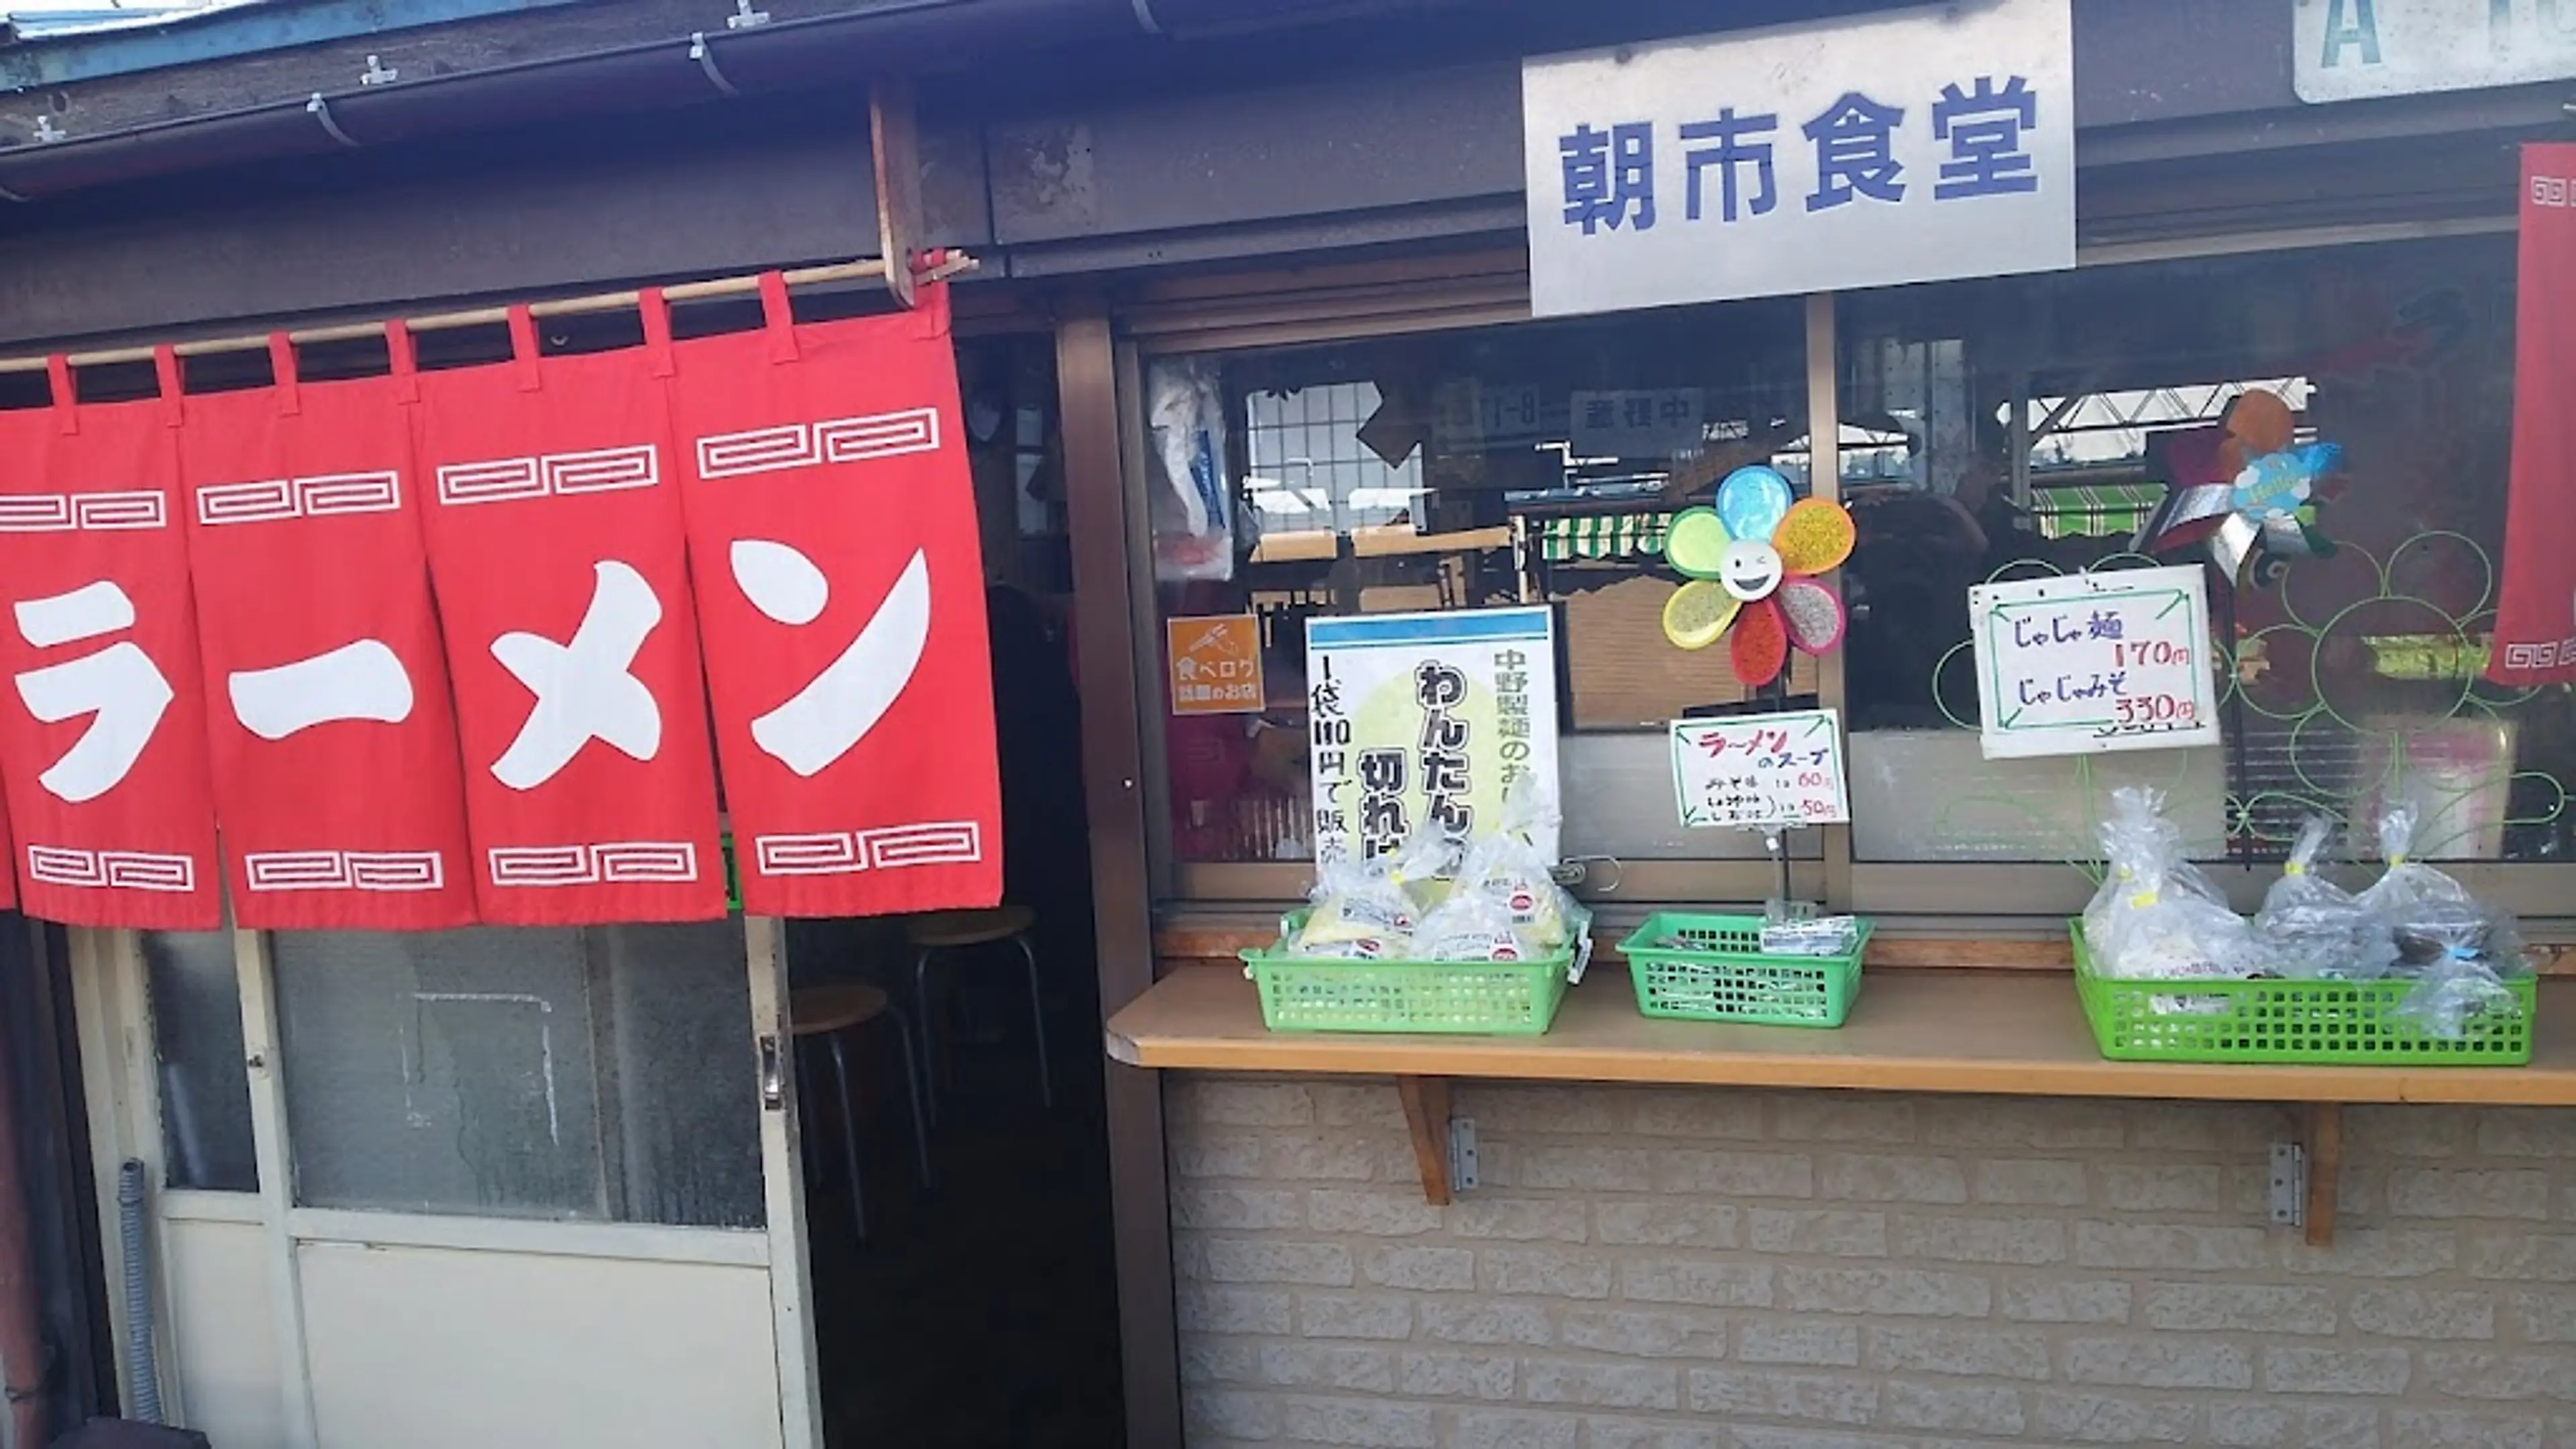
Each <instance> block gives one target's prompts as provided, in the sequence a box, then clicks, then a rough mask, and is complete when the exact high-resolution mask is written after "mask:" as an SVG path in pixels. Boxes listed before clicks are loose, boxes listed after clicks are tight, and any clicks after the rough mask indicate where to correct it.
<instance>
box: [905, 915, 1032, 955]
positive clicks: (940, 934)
mask: <svg viewBox="0 0 2576 1449" xmlns="http://www.w3.org/2000/svg"><path fill="white" fill-rule="evenodd" d="M1037 919H1038V915H1037V912H1035V911H1032V910H1030V909H1029V908H1028V907H1026V906H997V907H995V908H994V909H992V910H989V911H932V912H930V913H928V914H926V915H919V916H914V917H912V918H911V919H909V920H907V921H905V922H904V923H903V929H904V933H905V934H906V935H908V936H910V937H911V938H912V944H913V945H914V946H915V947H918V948H919V949H921V950H925V951H950V950H956V949H959V948H962V947H966V946H982V945H986V944H988V943H990V942H994V941H1007V940H1009V939H1011V938H1012V937H1013V936H1016V935H1019V934H1020V933H1021V932H1023V931H1026V930H1027V929H1028V928H1029V927H1031V926H1033V925H1035V924H1037Z"/></svg>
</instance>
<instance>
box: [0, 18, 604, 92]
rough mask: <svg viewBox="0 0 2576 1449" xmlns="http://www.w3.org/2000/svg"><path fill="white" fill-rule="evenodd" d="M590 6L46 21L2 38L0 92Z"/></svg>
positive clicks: (27, 21)
mask: <svg viewBox="0 0 2576 1449" xmlns="http://www.w3.org/2000/svg"><path fill="white" fill-rule="evenodd" d="M579 3H581V0H206V3H204V4H199V5H192V6H185V7H177V8H166V7H157V8H154V9H137V10H133V11H130V12H124V13H118V12H102V11H88V12H79V13H81V14H85V15H87V16H89V17H91V18H90V19H89V20H88V21H87V22H86V23H81V22H69V21H56V20H49V19H48V18H47V17H46V16H45V15H44V14H43V13H42V12H35V13H30V14H27V15H25V16H15V15H13V16H11V17H9V23H8V24H7V25H6V27H5V28H0V88H5V89H10V90H28V89H33V88H40V87H46V86H60V85H69V84H72V83H74V82H77V81H85V80H97V79H99V78H101V77H103V76H113V75H130V74H133V73H135V72H137V71H148V70H163V69H167V68H170V67H173V66H183V65H197V64H202V63H204V62H207V61H221V60H230V59H234V58H236V57H240V56H246V55H256V54H259V53H261V52H265V51H273V50H286V49H291V48H293V47H296V46H303V45H318V44H322V43H325V42H329V41H335V40H348V39H351V38H353V37H357V36H366V35H379V34H384V33H387V32H391V31H398V30H413V29H418V28H420V27H423V26H430V25H445V24H450V23H452V22H455V21H459V20H479V19H483V18H485V17H488V16H494V15H508V14H515V13H518V12H520V11H526V10H544V9H550V8H552V7H555V6H560V5H572V4H579Z"/></svg>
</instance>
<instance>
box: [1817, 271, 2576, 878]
mask: <svg viewBox="0 0 2576 1449" xmlns="http://www.w3.org/2000/svg"><path fill="white" fill-rule="evenodd" d="M1841 315H1842V319H1843V325H1842V348H1841V356H1840V359H1839V362H1838V372H1839V373H1840V377H1841V403H1842V417H1843V427H1844V431H1843V439H1842V442H1843V454H1842V457H1843V487H1844V492H1845V496H1846V498H1847V499H1848V500H1849V501H1850V502H1851V504H1852V507H1853V510H1854V513H1855V515H1856V516H1857V518H1858V520H1859V524H1860V542H1859V546H1858V548H1857V550H1856V551H1855V553H1854V555H1853V558H1852V563H1851V566H1850V567H1849V569H1848V570H1847V571H1846V573H1845V588H1846V591H1847V594H1848V596H1849V601H1850V604H1851V606H1852V615H1853V623H1852V628H1851V633H1850V636H1849V640H1848V650H1849V653H1848V667H1847V672H1846V678H1847V681H1848V692H1849V704H1850V713H1851V724H1852V728H1853V731H1854V736H1853V740H1852V769H1853V793H1854V799H1853V815H1854V819H1855V822H1856V823H1855V827H1854V832H1853V849H1854V853H1855V856H1856V858H1858V859H1860V860H1863V861H1908V860H1914V861H1922V860H1998V861H2046V860H2081V859H2089V858H2092V857H2093V856H2095V855H2096V854H2097V853H2098V852H2097V847H2096V846H2095V845H2094V843H2093V828H2092V827H2093V818H2094V812H2095V811H2096V810H2097V809H2098V808H2099V803H2100V802H2101V801H2102V799H2103V798H2104V795H2105V792H2106V791H2107V789H2108V788H2109V787H2110V786H2112V785H2115V784H2119V783H2126V782H2130V781H2147V782H2153V783H2157V784H2160V785H2162V786H2164V787H2165V788H2166V789H2167V790H2168V791H2169V793H2170V794H2171V796H2172V800H2173V807H2174V810H2175V813H2176V815H2177V817H2178V818H2179V819H2180V821H2181V822H2182V823H2183V824H2184V825H2185V827H2186V829H2187V830H2188V831H2189V832H2190V833H2191V835H2192V836H2193V838H2194V840H2195V841H2196V843H2197V846H2198V849H2199V851H2200V853H2202V854H2203V855H2204V856H2208V857H2230V858H2236V859H2242V860H2249V861H2250V860H2261V859H2269V858H2278V856H2279V854H2280V853H2281V852H2282V850H2283V849H2284V848H2285V847H2286V845H2287V843H2288V841H2289V839H2290V837H2291V835H2292V833H2293V832H2294V831H2295V829H2296V824H2297V821H2298V819H2299V818H2300V817H2301V816H2303V815H2305V814H2307V813H2309V812H2311V811H2322V812H2324V813H2326V814H2328V815H2330V816H2333V817H2336V818H2338V819H2341V820H2345V821H2347V822H2367V821H2368V820H2370V819H2372V818H2374V817H2375V814H2376V812H2377V810H2378V808H2379V806H2380V804H2381V803H2382V802H2383V801H2388V800H2393V799H2398V798H2406V799H2409V800H2411V801H2413V802H2414V803H2415V804H2416V805H2417V807H2418V808H2419V809H2420V810H2422V811H2424V812H2425V814H2426V817H2427V821H2428V824H2427V827H2426V829H2425V830H2424V831H2423V832H2420V833H2419V839H2418V841H2417V853H2418V854H2421V855H2432V856H2439V857H2445V858H2454V859H2469V860H2511V861H2539V860H2559V859H2565V858H2566V857H2567V852H2568V848H2569V844H2570V840H2569V828H2570V827H2569V819H2568V812H2567V810H2566V808H2565V806H2566V799H2567V797H2566V791H2565V787H2564V782H2565V781H2567V780H2568V779H2570V778H2571V775H2576V715H2571V712H2570V692H2569V691H2568V690H2566V689H2563V688H2553V689H2548V690H2542V691H2538V692H2528V691H2520V690H2504V689H2498V688H2496V687H2494V686H2492V685H2489V684H2486V683H2484V682H2483V681H2482V680H2480V679H2479V677H2478V675H2479V672H2480V670H2481V669H2482V668H2483V665H2484V662H2485V651H2486V647H2487V638H2488V634H2489V631H2490V629H2491V626H2492V623H2493V610H2494V607H2495V593H2496V586H2497V582H2498V580H2497V574H2496V571H2497V564H2498V561H2499V559H2500V557H2501V553H2502V547H2501V545H2502V540H2503V533H2504V516H2505V490H2506V472H2507V456H2508V446H2509V441H2510V435H2511V422H2512V365H2513V316H2514V247H2513V241H2512V239H2511V238H2510V237H2479V238H2459V239H2447V240H2439V241H2424V242H2411V243H2405V244H2394V245H2380V246H2367V247H2362V246H2350V247H2336V248H2327V249H2319V250H2315V251H2310V252H2298V253H2281V254H2273V255H2264V256H2247V257H2230V258H2215V259H2202V260H2192V261H2181V262H2171V263H2158V264H2153V265H2141V266H2132V267H2121V268H2104V269H2099V270H2083V271H2077V272H2072V273H2066V274H2061V275H2056V276H2049V277H2023V278H2008V279H1999V280H1996V281H1992V282H1980V283H1969V284H1953V285H1945V286H1931V287H1915V288H1906V289H1901V290H1897V291H1890V292H1882V293H1874V294H1869V295H1865V296H1859V297H1854V298H1848V299H1845V301H1844V304H1843V307H1842V314H1841ZM2275 433H2278V434H2281V435H2283V436H2286V437H2288V438H2289V439H2290V440H2291V441H2293V442H2300V443H2305V442H2314V441H2323V442H2329V443H2334V444H2337V445H2339V446H2340V447H2341V449H2342V456H2343V467H2342V469H2341V471H2340V473H2339V474H2338V475H2336V476H2334V477H2333V478H2332V479H2331V480H2330V481H2329V482H2328V483H2327V484H2326V485H2325V486H2324V487H2322V488H2321V490H2320V495H2319V496H2320V498H2321V500H2322V501H2321V502H2320V503H2319V505H2318V507H2317V511H2316V514H2315V517H2314V527H2313V532H2314V534H2315V535H2317V536H2318V537H2320V538H2322V539H2324V540H2326V541H2328V543H2329V544H2330V551H2329V550H2326V549H2319V550H2316V551H2314V552H2312V553H2310V554H2309V556H2297V557H2294V556H2292V555H2291V553H2289V552H2285V553H2280V554H2273V555H2270V556H2258V557H2257V559H2256V560H2255V562H2254V564H2253V566H2252V567H2251V568H2250V570H2248V572H2247V573H2246V575H2245V576H2244V577H2243V578H2242V580H2241V581H2239V582H2236V583H2233V584H2231V583H2230V581H2229V573H2228V571H2227V569H2226V568H2225V567H2222V566H2220V565H2218V564H2217V563H2215V562H2213V559H2214V553H2215V550H2214V547H2213V545H2212V544H2211V543H2210V542H2209V541H2207V540H2197V541H2191V542H2179V543H2178V542H2175V541H2174V539H2175V538H2176V537H2177V534H2178V532H2179V531H2177V530H2173V529H2171V528H2170V526H2169V524H2168V522H2167V520H2165V519H2163V518H2160V517H2159V515H2158V512H2157V510H2158V508H2159V507H2160V505H2162V504H2163V502H2164V501H2165V499H2166V498H2167V496H2168V494H2169V493H2170V492H2171V486H2172V485H2174V484H2176V483H2177V482H2182V483H2191V482H2198V481H2204V480H2205V481H2218V480H2219V479H2220V478H2223V477H2232V476H2233V469H2234V467H2235V465H2236V461H2237V460H2238V459H2239V458H2241V457H2242V456H2243V454H2244V452H2245V449H2246V448H2247V447H2248V446H2249V443H2252V444H2261V445H2262V446H2277V444H2278V439H2277V438H2274V439H2272V441H2271V442H2270V443H2264V441H2263V440H2264V439H2266V438H2267V437H2270V436H2271V435H2272V434H2275ZM2180 536H2183V537H2187V536H2188V535H2187V534H2181V535H2180ZM2140 555H2151V556H2153V557H2152V558H2151V559H2149V560H2142V559H2141V558H2140V557H2139V556H2140ZM2141 561H2153V562H2165V563H2177V562H2202V563H2208V564H2210V565H2211V566H2210V568H2209V570H2208V576H2209V581H2210V600H2211V612H2212V616H2213V619H2214V621H2215V624H2216V627H2217V628H2218V630H2219V631H2220V633H2221V635H2222V638H2223V640H2224V641H2227V642H2228V643H2229V644H2230V646H2231V652H2232V664H2233V669H2232V673H2231V677H2230V678H2228V679H2225V680H2222V681H2221V726H2222V733H2223V735H2224V743H2223V744H2222V745H2220V746H2218V747H2215V748H2209V749H2201V750H2189V751H2166V752H2141V753H2136V754H2127V755H2109V756H2099V757H2094V758H2091V759H2042V760H2028V761H2011V762H1988V761H1986V760H1984V759H1982V758H1980V755H1979V751H1978V747H1977V737H1976V735H1975V733H1974V732H1973V728H1972V727H1973V726H1974V724H1975V722H1976V720H1977V698H1976V688H1975V683H1974V678H1973V675H1972V673H1971V671H1970V669H1969V667H1968V645H1967V640H1968V615H1967V591H1968V588H1969V586H1970V585H1972V584H1974V583H1977V582H1980V581H1982V580H1985V579H1988V578H1991V577H1995V576H1997V575H1999V574H2001V575H2005V576H2011V575H2015V574H2028V573H2031V572H2034V571H2040V572H2045V571H2061V572H2071V571H2076V570H2083V569H2088V568H2097V567H2116V566H2120V565H2121V564H2123V563H2137V562H2141ZM2231 563H2232V559H2231Z"/></svg>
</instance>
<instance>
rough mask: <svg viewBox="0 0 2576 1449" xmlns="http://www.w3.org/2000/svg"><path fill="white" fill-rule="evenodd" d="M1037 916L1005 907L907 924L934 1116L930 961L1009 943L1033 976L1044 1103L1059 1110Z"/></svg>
mask: <svg viewBox="0 0 2576 1449" xmlns="http://www.w3.org/2000/svg"><path fill="white" fill-rule="evenodd" d="M1037 919H1038V918H1037V913H1036V912H1035V911H1032V910H1030V909H1029V908H1028V907H1026V906H1010V905H1006V906H1001V907H999V908H997V909H994V910H989V911H934V912H932V913H930V914H928V915H921V916H914V917H913V918H912V919H910V920H908V921H906V922H904V934H905V935H906V936H907V937H909V938H910V939H911V941H912V946H913V950H914V952H915V953H916V954H915V955H914V957H913V962H912V1004H913V1010H914V1012H915V1013H916V1014H917V1015H919V1016H920V1018H921V1062H922V1074H923V1075H924V1076H926V1077H928V1078H929V1079H930V1115H931V1118H932V1120H934V1121H936V1120H937V1119H938V1116H939V1074H938V1062H937V1058H936V1048H935V1047H934V1046H933V1045H932V1042H931V1037H932V1035H933V1033H932V1031H931V1022H932V1020H933V1017H932V1014H931V1010H930V962H931V958H932V957H934V956H936V955H938V954H939V953H940V952H942V951H959V950H964V949H966V948H968V947H971V946H988V945H992V944H994V943H996V942H1000V941H1008V942H1010V943H1011V944H1013V945H1015V946H1017V947H1019V948H1020V959H1021V960H1022V961H1023V962H1025V963H1027V966H1028V973H1029V1024H1030V1026H1032V1027H1033V1028H1035V1029H1036V1031H1037V1039H1038V1102H1039V1104H1040V1105H1042V1106H1044V1107H1046V1108H1048V1109H1049V1110H1053V1109H1054V1107H1055V1083H1054V1077H1053V1073H1051V1072H1050V1071H1049V1070H1048V1069H1047V1040H1046V998H1045V997H1044V996H1042V995H1040V994H1039V991H1038V952H1037V947H1035V946H1034V945H1031V944H1030V942H1029V930H1030V928H1031V927H1033V926H1035V925H1036V924H1037Z"/></svg>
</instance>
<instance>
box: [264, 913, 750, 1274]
mask: <svg viewBox="0 0 2576 1449" xmlns="http://www.w3.org/2000/svg"><path fill="white" fill-rule="evenodd" d="M273 940H274V943H275V944H274V948H273V950H274V957H275V961H276V979H277V1010H278V1029H279V1037H280V1043H279V1044H280V1048H281V1051H282V1054H283V1057H284V1062H285V1084H286V1106H287V1118H288V1125H289V1129H290V1136H291V1139H292V1141H293V1143H294V1155H295V1195H296V1200H297V1201H298V1202H299V1203H303V1204H305V1205H308V1206H314V1207H335V1208H378V1209H386V1210H392V1211H402V1212H434V1213H460V1214H472V1215H476V1216H490V1217H538V1218H559V1219H570V1220H588V1221H603V1222H642V1223H673V1224H686V1225H693V1226H705V1227H758V1226H759V1225H760V1224H761V1222H762V1206H761V1174H760V1145H759V1135H758V1129H759V1123H758V1120H757V1113H758V1111H759V1105H758V1103H757V1102H756V1101H755V1100H754V1098H755V1095H756V1090H757V1088H756V1069H755V1066H754V1061H753V1050H752V1040H751V1008H750V1000H749V995H748V990H747V984H746V983H747V981H748V971H747V967H746V961H745V955H744V951H745V947H744V941H743V934H742V924H741V922H740V921H739V920H734V921H719V922H708V923H705V924H700V925H686V926H621V927H614V928H608V929H599V930H582V931H573V930H521V929H502V928H493V927H483V928H477V929H473V930H463V931H439V932H407V933H400V934H395V933H375V932H327V931H289V932H280V933H279V934H278V935H276V936H275V937H274V938H273Z"/></svg>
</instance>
